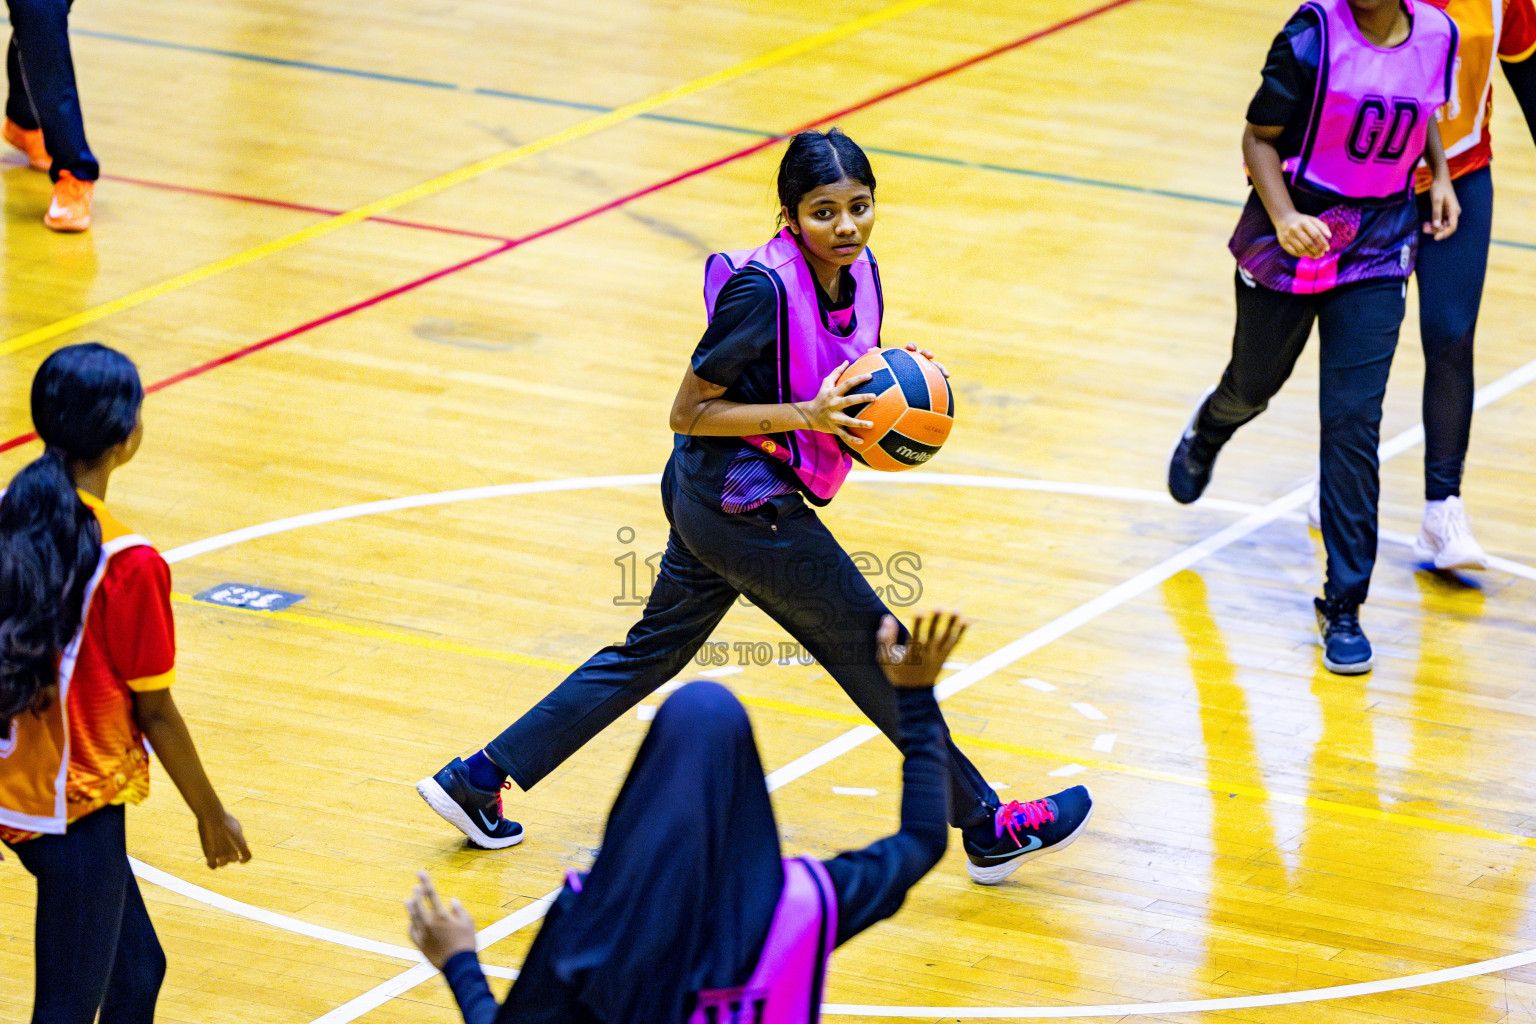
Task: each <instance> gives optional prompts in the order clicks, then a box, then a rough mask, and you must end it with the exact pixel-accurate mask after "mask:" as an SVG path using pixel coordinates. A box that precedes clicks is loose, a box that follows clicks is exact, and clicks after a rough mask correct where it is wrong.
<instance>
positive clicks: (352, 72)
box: [71, 29, 1536, 252]
mask: <svg viewBox="0 0 1536 1024" xmlns="http://www.w3.org/2000/svg"><path fill="white" fill-rule="evenodd" d="M71 31H72V32H73V34H74V35H78V36H86V37H88V38H91V39H107V40H111V41H113V42H119V43H134V44H137V45H139V46H152V47H156V48H158V49H162V50H181V51H184V52H187V53H201V54H206V55H208V56H212V57H228V58H230V59H232V60H244V61H251V62H253V63H257V64H270V65H275V66H277V67H288V68H300V69H303V70H305V71H319V72H322V73H324V74H330V75H346V76H348V77H351V78H367V79H373V80H375V81H379V82H393V83H395V84H397V85H415V86H419V87H422V88H427V89H445V90H448V91H451V92H465V93H471V94H473V95H477V96H494V97H496V98H498V99H508V100H518V101H520V102H523V103H537V104H540V105H542V106H546V107H563V108H565V109H567V110H581V111H586V112H588V113H598V114H606V113H609V112H611V111H612V110H613V109H614V108H612V107H605V106H602V105H600V104H597V103H580V102H577V101H575V100H562V99H556V98H554V97H551V96H535V95H532V94H530V93H522V92H508V91H506V90H502V89H484V88H478V87H474V86H464V85H458V84H456V83H454V82H440V81H436V80H435V79H431V78H410V77H407V76H404V75H388V74H384V73H383V72H379V71H364V70H361V69H358V68H346V67H340V66H339V65H335V64H318V63H315V62H313V61H305V60H289V59H288V58H285V57H269V56H266V55H264V54H260V53H245V52H243V51H240V50H221V49H217V48H214V47H210V46H197V45H194V44H192V43H172V42H167V41H165V40H161V39H146V38H144V37H142V36H129V35H122V34H120V33H116V32H99V31H96V30H93V29H72V30H71ZM639 119H641V120H646V121H660V122H663V123H665V124H677V125H683V126H685V127H689V128H704V129H707V130H709V131H717V132H730V133H732V134H735V135H751V136H754V137H756V138H759V139H772V138H784V136H783V135H780V134H779V133H777V132H765V131H763V130H761V129H759V128H744V127H742V126H740V125H733V124H721V123H719V122H717V121H700V120H695V119H694V118H689V117H673V116H671V115H668V114H655V113H649V114H641V115H640V118H639ZM864 149H865V151H866V152H870V153H878V154H880V155H882V156H890V157H896V158H898V159H902V160H918V161H921V162H923V163H931V164H942V165H944V166H946V167H958V168H962V169H965V170H976V171H990V172H992V173H995V174H1007V175H1012V176H1013V177H1017V178H1033V179H1035V180H1037V181H1051V182H1056V183H1058V184H1063V185H1080V186H1084V187H1087V188H1101V189H1109V190H1112V191H1115V192H1126V193H1130V194H1133V195H1144V196H1155V197H1157V198H1160V199H1177V200H1181V201H1183V202H1189V203H1205V204H1207V205H1210V206H1228V207H1234V208H1237V207H1241V206H1242V205H1243V203H1242V201H1240V200H1236V199H1222V198H1220V197H1218V196H1207V195H1200V194H1199V193H1195V192H1178V191H1174V190H1172V189H1164V188H1152V187H1149V186H1146V185H1131V184H1128V183H1126V182H1120V181H1105V180H1103V179H1101V178H1085V177H1081V176H1079V175H1075V174H1058V173H1055V172H1052V171H1037V170H1033V169H1031V168H1028V167H1011V166H1009V165H1007V164H991V163H981V162H978V161H974V160H962V159H959V158H958V157H948V156H938V155H935V154H932V153H915V152H912V151H911V150H905V149H887V148H884V147H881V146H865V147H864ZM1492 241H1493V244H1494V245H1499V246H1504V247H1505V248H1509V249H1525V250H1527V251H1530V252H1536V243H1532V242H1514V241H1506V240H1504V239H1500V238H1495V239H1493V240H1492Z"/></svg>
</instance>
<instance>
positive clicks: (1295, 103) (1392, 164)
mask: <svg viewBox="0 0 1536 1024" xmlns="http://www.w3.org/2000/svg"><path fill="white" fill-rule="evenodd" d="M1456 52H1457V29H1456V25H1455V23H1454V22H1452V21H1451V19H1450V18H1449V17H1447V16H1446V15H1445V13H1444V12H1442V11H1441V10H1439V9H1438V8H1435V7H1432V6H1430V5H1429V4H1427V3H1424V2H1422V0H1310V2H1308V3H1305V4H1303V5H1302V7H1301V9H1300V10H1299V11H1297V13H1296V14H1295V15H1294V16H1293V17H1292V18H1291V20H1290V21H1289V22H1288V23H1287V24H1286V26H1285V28H1284V29H1283V30H1282V31H1281V33H1280V35H1279V36H1277V37H1276V39H1275V42H1274V45H1273V46H1272V47H1271V49H1270V52H1269V60H1268V63H1267V64H1266V66H1265V68H1264V81H1263V84H1262V85H1261V86H1260V88H1259V91H1258V94H1257V95H1256V96H1255V97H1254V98H1253V102H1252V103H1251V104H1249V107H1248V125H1247V127H1246V129H1245V130H1244V132H1243V156H1244V158H1245V159H1246V161H1247V164H1248V173H1249V176H1250V177H1251V179H1252V181H1253V192H1252V193H1251V194H1250V196H1249V198H1248V205H1247V207H1246V208H1245V209H1244V210H1243V214H1242V217H1241V218H1240V219H1239V221H1238V225H1237V231H1236V232H1235V233H1234V234H1233V236H1232V241H1231V243H1230V248H1231V250H1232V254H1233V255H1234V256H1235V257H1236V258H1237V275H1236V289H1237V329H1236V332H1235V333H1234V336H1233V341H1232V359H1231V362H1229V363H1228V365H1227V368H1226V371H1225V372H1224V373H1223V374H1222V377H1221V381H1220V383H1218V384H1217V385H1216V386H1215V387H1214V388H1212V389H1211V390H1210V391H1208V392H1207V393H1206V395H1205V397H1204V398H1202V399H1201V401H1200V404H1199V405H1198V406H1197V407H1196V409H1195V412H1194V414H1193V415H1192V416H1191V417H1190V421H1189V424H1188V426H1187V427H1186V428H1185V430H1184V433H1183V435H1182V436H1181V437H1180V439H1179V442H1178V445H1177V447H1176V448H1175V449H1174V453H1173V456H1172V458H1171V459H1170V461H1169V466H1168V490H1169V492H1170V493H1171V494H1172V495H1173V497H1174V499H1175V500H1177V501H1180V502H1185V503H1188V502H1192V501H1195V500H1196V499H1197V498H1199V497H1200V495H1201V494H1202V493H1203V492H1204V490H1205V487H1206V485H1207V484H1208V483H1209V482H1210V479H1211V470H1212V468H1213V466H1214V465H1215V461H1216V455H1217V453H1218V452H1220V451H1221V446H1222V445H1224V444H1225V443H1226V442H1227V440H1228V439H1229V438H1230V437H1231V436H1232V434H1233V433H1234V432H1235V431H1236V430H1237V429H1238V428H1239V427H1240V426H1242V425H1243V424H1244V423H1247V422H1248V421H1249V420H1251V419H1253V418H1254V417H1255V416H1257V415H1259V414H1260V413H1261V412H1263V411H1264V409H1265V407H1266V406H1267V405H1268V403H1269V400H1270V398H1272V397H1273V396H1274V395H1275V393H1276V392H1277V391H1279V390H1280V387H1281V385H1282V384H1284V383H1285V380H1286V378H1287V377H1289V376H1290V374H1291V369H1292V368H1293V367H1294V366H1295V364H1296V359H1297V357H1298V356H1300V355H1301V350H1302V348H1303V346H1305V345H1306V342H1307V337H1308V335H1309V334H1311V331H1312V324H1313V322H1314V321H1316V322H1317V324H1318V333H1319V338H1320V342H1321V358H1320V362H1321V367H1322V373H1321V382H1320V390H1321V394H1320V396H1319V403H1320V408H1321V418H1322V458H1321V465H1322V472H1321V477H1320V490H1321V507H1322V533H1323V543H1324V546H1325V547H1326V549H1327V553H1328V570H1327V579H1326V582H1325V585H1324V596H1323V597H1322V598H1319V599H1317V600H1316V601H1315V602H1314V605H1315V608H1316V612H1317V621H1318V628H1319V630H1320V632H1321V634H1322V640H1323V664H1324V665H1325V666H1327V668H1328V669H1329V670H1330V671H1333V672H1339V673H1344V674H1357V673H1361V672H1367V671H1369V670H1370V667H1371V663H1372V651H1371V645H1370V642H1369V641H1368V640H1367V639H1366V637H1365V633H1364V632H1363V631H1362V630H1361V628H1360V604H1361V603H1362V602H1363V601H1364V600H1365V597H1366V592H1367V590H1368V589H1369V587H1370V580H1371V570H1372V568H1373V566H1374V565H1375V561H1376V528H1377V526H1376V504H1377V497H1378V494H1379V491H1380V481H1379V478H1378V469H1379V464H1378V461H1377V454H1376V448H1377V442H1378V440H1379V437H1380V432H1381V403H1382V397H1383V396H1384V395H1385V393H1386V386H1387V372H1388V370H1389V369H1390V368H1391V365H1392V355H1393V352H1394V351H1395V350H1396V348H1397V335H1398V328H1399V327H1400V326H1401V324H1402V320H1403V310H1404V302H1405V299H1406V296H1407V290H1408V286H1407V281H1406V279H1407V277H1408V275H1409V274H1410V273H1412V271H1413V265H1414V257H1415V255H1416V253H1417V251H1418V247H1419V236H1420V234H1421V233H1422V234H1425V235H1428V236H1431V237H1432V238H1434V239H1435V240H1436V241H1443V240H1444V239H1446V238H1449V237H1450V236H1451V235H1452V234H1453V233H1454V232H1455V231H1456V225H1457V218H1458V215H1459V212H1460V207H1459V204H1458V202H1457V198H1456V190H1455V189H1454V188H1453V187H1452V184H1451V178H1450V170H1449V168H1448V167H1447V164H1446V159H1445V152H1444V149H1443V147H1442V145H1441V140H1440V131H1439V128H1438V127H1437V126H1436V123H1435V117H1436V111H1437V110H1439V108H1440V107H1441V106H1442V105H1444V104H1445V103H1446V101H1447V100H1448V99H1450V96H1451V83H1452V81H1453V78H1454V73H1455V63H1456ZM1421 157H1423V158H1424V159H1425V160H1426V161H1427V162H1428V164H1429V168H1430V172H1431V181H1430V185H1429V192H1428V198H1427V200H1426V216H1425V218H1424V219H1423V220H1422V221H1421V220H1420V218H1419V216H1418V212H1419V208H1418V206H1417V204H1416V203H1415V202H1414V199H1413V176H1414V168H1415V167H1416V166H1417V165H1418V163H1419V160H1420V158H1421ZM1421 224H1422V228H1421V226H1420V225H1421Z"/></svg>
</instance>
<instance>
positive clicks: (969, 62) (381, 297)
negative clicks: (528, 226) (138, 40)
mask: <svg viewBox="0 0 1536 1024" xmlns="http://www.w3.org/2000/svg"><path fill="white" fill-rule="evenodd" d="M1135 2H1136V0H1110V2H1108V3H1104V4H1100V5H1099V6H1098V7H1094V8H1091V9H1089V10H1086V11H1084V12H1082V13H1081V14H1077V15H1074V16H1073V17H1071V18H1067V19H1066V20H1064V21H1058V22H1056V23H1055V24H1053V25H1048V26H1046V27H1045V28H1043V29H1039V30H1038V31H1035V32H1031V33H1030V34H1029V35H1026V36H1021V37H1020V38H1018V39H1015V40H1013V41H1012V42H1009V43H1004V44H1002V45H1001V46H994V47H993V48H992V49H990V50H986V51H984V52H982V53H979V54H977V55H976V56H974V57H968V58H966V59H965V60H963V61H960V62H959V63H957V64H951V65H949V66H948V67H945V68H940V69H939V70H938V71H934V72H931V73H929V74H927V75H924V76H923V77H921V78H916V79H913V80H912V81H910V82H906V83H904V84H902V85H898V86H894V87H892V88H890V89H887V90H885V91H884V92H881V93H876V94H875V95H874V96H870V97H868V98H867V99H863V100H860V101H859V102H858V103H854V104H852V105H850V106H846V107H843V108H842V109H841V110H835V111H833V112H832V113H830V114H826V115H823V116H822V117H818V118H816V119H815V120H814V121H807V122H806V123H805V124H803V125H800V126H799V127H798V128H792V129H790V130H789V131H787V132H785V133H784V134H783V135H779V136H775V137H773V138H768V139H763V140H762V141H761V142H755V143H753V144H752V145H750V146H747V147H745V148H744V149H738V150H736V151H735V152H734V153H729V154H727V155H726V156H723V157H720V158H719V159H718V160H711V161H710V162H709V163H707V164H701V165H699V166H698V167H695V168H693V169H691V170H687V171H683V172H682V173H681V174H675V175H673V176H672V177H670V178H666V179H663V180H662V181H658V182H656V183H655V184H653V185H647V186H646V187H645V188H642V189H639V190H637V191H634V192H631V193H629V194H628V195H624V196H620V197H619V198H617V199H614V200H610V201H609V202H606V203H604V204H603V205H601V206H595V207H593V208H592V209H590V210H587V211H586V212H584V213H579V214H577V215H576V216H574V217H568V218H567V219H565V220H563V221H560V222H559V223H556V224H551V225H549V226H548V227H544V228H540V229H539V230H538V231H535V232H533V233H532V234H528V235H523V236H522V237H520V238H514V239H505V240H503V241H502V244H501V245H499V246H497V247H496V248H494V249H491V250H489V251H487V252H483V253H481V254H480V255H478V256H472V257H470V258H469V259H467V260H463V261H461V262H459V263H455V264H453V265H452V266H450V267H444V268H443V269H441V270H436V271H433V272H432V273H430V274H427V275H426V276H425V277H418V278H416V279H415V280H414V281H407V282H406V283H405V284H402V285H399V286H397V287H394V288H391V289H390V290H389V291H386V292H380V293H379V294H378V295H375V296H372V297H371V298H367V299H364V300H362V301H361V302H355V303H353V304H352V305H350V306H346V307H343V308H342V309H338V310H336V311H334V312H331V313H327V314H325V315H324V316H322V317H317V318H316V319H314V320H311V321H309V322H308V323H304V324H300V325H299V326H297V327H291V328H289V329H288V330H286V331H283V332H282V333H281V334H274V335H273V336H272V337H270V338H264V339H262V340H261V341H258V342H255V343H253V344H250V345H247V346H245V347H244V348H240V349H236V350H235V351H233V352H228V353H226V354H224V355H222V356H219V357H218V358H216V359H211V360H209V361H208V362H206V363H202V364H200V365H198V366H194V367H192V368H190V369H187V370H183V371H181V372H180V373H178V374H175V375H173V376H170V377H167V378H165V379H164V380H161V381H157V382H156V383H154V384H151V385H149V387H147V388H145V390H146V391H148V392H155V391H159V390H161V389H163V388H168V387H170V386H171V385H172V384H179V383H181V382H182V381H184V380H189V379H191V378H193V377H198V376H201V375H202V374H205V373H207V372H208V371H209V370H214V369H217V368H218V367H220V366H224V365H227V364H229V363H232V362H235V361H236V360H239V359H244V358H245V357H246V356H249V355H252V354H254V353H256V352H260V351H261V350H263V349H266V348H271V347H272V346H273V345H276V344H279V343H280V342H284V341H287V340H288V339H289V338H293V337H296V336H298V335H300V334H305V333H308V332H309V331H312V330H314V329H315V328H317V327H321V326H323V325H325V324H328V323H331V322H333V321H336V320H340V319H342V318H343V317H348V316H351V315H352V314H353V313H357V312H359V311H361V310H364V309H367V308H369V307H370V306H376V305H378V304H379V303H381V302H385V301H387V300H389V299H392V298H394V297H395V296H397V295H404V294H405V293H406V292H411V291H415V290H416V289H417V288H420V287H422V286H423V285H426V284H430V283H431V282H433V281H436V280H438V279H440V278H444V277H447V276H448V275H450V274H456V273H458V272H459V271H461V270H466V269H468V268H469V267H472V266H475V265H476V264H478V263H484V262H485V261H486V260H488V259H491V258H492V257H493V256H500V255H501V254H502V253H504V252H510V251H511V250H513V249H516V248H519V247H520V246H524V245H527V244H528V243H529V242H532V241H535V240H537V239H540V238H543V237H544V236H546V235H552V234H554V233H555V232H557V231H563V230H565V229H566V228H568V227H573V226H574V225H577V224H580V223H582V222H583V221H586V220H591V219H592V218H593V217H597V216H599V215H601V214H604V213H607V212H608V211H610V210H616V209H618V208H619V207H621V206H625V205H627V204H629V203H632V202H634V201H635V200H637V199H641V198H643V197H645V196H648V195H650V194H652V193H653V192H659V191H661V190H662V189H665V188H670V187H671V186H673V185H676V184H677V183H678V182H682V181H687V180H688V179H689V178H695V177H698V176H699V175H701V174H707V173H709V172H710V171H713V170H715V169H716V168H719V167H723V166H725V165H726V164H730V163H735V162H736V161H737V160H741V159H744V158H745V157H749V156H751V155H752V154H753V153H758V152H761V151H762V150H764V149H767V148H768V147H769V146H773V145H777V144H778V143H780V142H782V141H783V140H784V139H786V138H788V137H789V136H791V135H794V134H795V133H796V132H801V131H805V130H806V129H808V128H814V127H816V126H817V125H820V124H826V123H828V122H829V121H835V120H837V119H838V118H840V117H847V116H848V115H849V114H855V113H858V112H859V111H861V110H865V109H867V108H869V107H872V106H874V105H875V104H877V103H883V102H885V101H886V100H888V99H891V98H893V97H896V96H900V95H902V94H903V93H907V92H911V91H912V90H913V89H917V88H920V87H922V86H924V85H927V84H929V83H930V82H936V81H938V80H939V79H941V78H947V77H948V76H950V75H953V74H955V73H956V72H959V71H964V70H965V69H966V68H969V67H974V66H975V65H977V64H980V63H982V62H983V61H988V60H991V59H992V58H993V57H998V56H1001V55H1002V54H1005V53H1008V52H1009V51H1012V50H1017V49H1019V48H1020V47H1023V46H1028V45H1029V44H1030V43H1034V42H1038V41H1039V40H1041V39H1045V38H1046V37H1048V36H1053V35H1055V34H1056V33H1058V32H1062V31H1064V30H1066V29H1069V28H1072V27H1073V26H1074V25H1080V24H1082V23H1083V22H1085V21H1088V20H1090V19H1092V18H1096V17H1098V16H1099V15H1101V14H1107V13H1108V12H1110V11H1113V10H1115V9H1117V8H1120V7H1125V6H1127V5H1129V4H1133V3H1135ZM274 202H275V201H274ZM36 439H37V435H36V434H35V433H28V434H22V435H21V436H19V437H13V438H11V439H10V440H9V441H5V442H4V443H0V452H6V451H10V450H11V449H12V448H16V447H18V446H20V445H23V444H26V443H27V442H28V441H34V440H36Z"/></svg>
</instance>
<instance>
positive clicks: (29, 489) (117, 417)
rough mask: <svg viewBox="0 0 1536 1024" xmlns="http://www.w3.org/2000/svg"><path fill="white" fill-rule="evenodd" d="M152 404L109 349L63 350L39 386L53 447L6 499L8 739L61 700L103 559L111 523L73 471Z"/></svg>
mask: <svg viewBox="0 0 1536 1024" xmlns="http://www.w3.org/2000/svg"><path fill="white" fill-rule="evenodd" d="M143 402H144V386H143V384H142V383H141V382H140V381H139V371H138V370H137V369H136V368H135V367H134V365H133V363H132V362H131V361H130V360H129V359H128V357H127V356H125V355H123V354H122V353H121V352H116V351H114V350H112V349H110V348H107V347H106V346H105V345H97V344H86V345H69V346H67V347H65V348H61V349H59V350H58V351H57V352H55V353H53V354H52V355H51V356H49V357H48V358H47V359H45V360H44V361H43V365H42V366H41V367H39V368H38V371H37V376H36V377H34V378H33V380H32V423H33V425H34V426H35V427H36V428H37V434H38V436H39V437H41V438H42V440H43V443H44V444H45V445H47V448H46V449H45V450H44V452H43V454H42V456H41V457H40V458H38V459H36V460H34V461H33V462H32V463H30V464H29V465H27V467H26V468H24V469H23V470H22V471H21V472H20V473H17V474H16V477H15V479H13V480H12V481H11V485H10V487H9V488H7V490H6V492H5V497H4V498H3V499H0V738H3V737H4V736H6V735H8V734H9V733H10V731H11V719H12V718H14V717H15V716H16V715H19V714H21V713H22V712H24V711H29V710H31V711H40V710H42V709H43V708H45V707H47V706H48V702H49V701H50V700H51V699H52V696H53V692H54V684H55V680H56V678H57V671H58V670H57V664H58V663H57V659H58V657H59V655H60V653H61V652H62V651H63V650H64V648H65V647H66V646H67V645H68V644H69V642H70V640H71V638H73V637H74V635H75V632H76V631H77V630H78V629H79V628H80V617H81V614H82V611H83V606H84V603H85V589H86V586H87V585H88V584H89V583H90V579H91V576H92V575H94V574H95V572H96V563H97V561H98V559H100V557H101V525H100V524H99V523H98V522H97V521H96V516H95V515H94V514H93V513H92V512H91V510H90V509H89V508H87V507H86V505H85V503H84V502H83V501H81V500H80V495H79V494H78V493H77V492H76V491H75V482H74V479H73V478H72V477H71V475H70V465H71V464H72V463H84V464H86V465H89V464H91V463H94V462H96V461H97V460H98V459H100V458H101V457H102V456H103V455H104V454H106V452H107V451H108V450H109V449H111V448H113V447H115V446H117V445H119V444H122V443H123V442H124V441H126V440H127V439H128V437H129V435H131V434H132V433H133V429H134V426H135V425H136V424H137V422H138V419H139V407H140V406H141V405H142V404H143Z"/></svg>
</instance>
